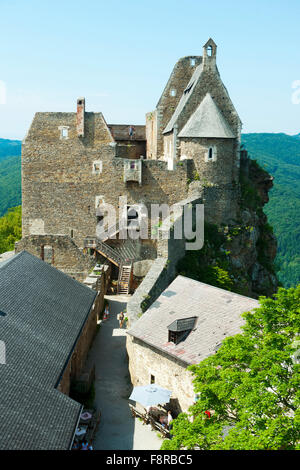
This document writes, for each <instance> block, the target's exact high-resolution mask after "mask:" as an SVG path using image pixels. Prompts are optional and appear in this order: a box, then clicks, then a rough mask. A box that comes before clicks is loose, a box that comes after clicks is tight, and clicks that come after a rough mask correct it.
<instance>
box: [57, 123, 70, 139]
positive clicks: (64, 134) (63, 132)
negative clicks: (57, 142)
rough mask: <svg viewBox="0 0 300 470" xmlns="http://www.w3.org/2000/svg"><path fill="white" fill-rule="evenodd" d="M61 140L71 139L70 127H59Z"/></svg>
mask: <svg viewBox="0 0 300 470" xmlns="http://www.w3.org/2000/svg"><path fill="white" fill-rule="evenodd" d="M58 129H59V130H60V138H61V139H62V140H66V139H68V138H69V126H59V128H58Z"/></svg>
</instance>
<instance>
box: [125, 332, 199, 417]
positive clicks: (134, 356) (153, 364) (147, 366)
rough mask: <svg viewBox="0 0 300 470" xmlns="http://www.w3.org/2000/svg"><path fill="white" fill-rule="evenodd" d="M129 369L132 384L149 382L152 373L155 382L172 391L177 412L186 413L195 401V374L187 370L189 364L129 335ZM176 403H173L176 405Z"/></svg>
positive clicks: (127, 345)
mask: <svg viewBox="0 0 300 470" xmlns="http://www.w3.org/2000/svg"><path fill="white" fill-rule="evenodd" d="M126 347H127V352H128V356H129V372H130V377H131V382H132V384H133V386H135V387H136V386H141V385H147V384H149V383H150V378H151V375H153V376H154V377H155V383H156V384H157V385H160V386H161V387H163V388H166V389H167V390H172V395H171V403H172V402H173V403H174V402H175V403H174V405H175V404H176V403H177V407H176V409H175V410H174V411H175V412H177V413H178V412H180V411H182V412H187V411H188V408H189V407H190V406H191V405H192V404H193V403H194V396H195V392H194V389H193V384H192V374H191V372H190V371H188V370H187V369H186V367H187V365H188V364H185V363H183V362H182V361H179V360H177V359H176V358H174V359H173V358H170V356H167V355H166V354H165V353H163V352H162V351H158V350H156V349H155V348H153V347H151V346H149V345H146V344H145V343H144V342H141V341H140V340H138V339H136V338H133V337H132V336H130V335H127V341H126ZM174 405H173V406H174Z"/></svg>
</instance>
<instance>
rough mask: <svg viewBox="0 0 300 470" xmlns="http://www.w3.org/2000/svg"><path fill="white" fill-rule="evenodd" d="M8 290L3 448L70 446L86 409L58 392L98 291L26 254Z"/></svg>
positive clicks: (7, 273)
mask: <svg viewBox="0 0 300 470" xmlns="http://www.w3.org/2000/svg"><path fill="white" fill-rule="evenodd" d="M0 292H1V295H0V310H1V311H2V312H3V313H5V315H4V316H0V339H1V341H3V342H4V343H5V346H6V364H0V384H1V394H0V416H1V419H0V449H68V448H69V446H70V443H71V439H72V437H73V434H74V430H75V427H76V424H77V420H78V416H79V412H80V410H81V405H80V404H79V403H77V402H75V401H74V400H71V399H70V398H69V397H67V396H65V395H63V394H62V393H60V392H59V391H58V390H57V389H56V387H57V386H58V383H59V381H60V378H61V375H62V374H63V372H64V368H65V366H66V364H67V362H68V360H69V358H70V356H71V353H72V351H73V349H74V347H75V345H76V342H77V340H78V338H79V336H80V334H81V330H82V328H83V327H84V324H85V322H86V320H87V318H88V315H89V313H90V311H91V308H92V306H93V303H94V301H95V298H96V295H97V293H96V292H95V291H93V290H91V289H89V288H88V287H85V286H84V285H83V284H80V283H79V282H77V281H75V280H74V279H72V278H71V277H69V276H67V275H66V274H64V273H62V272H61V271H58V270H57V269H55V268H54V267H52V266H50V265H48V264H47V263H45V262H43V261H41V260H40V259H38V258H37V257H35V256H33V255H31V254H29V253H27V252H26V251H22V252H21V253H19V254H17V255H15V256H14V257H13V258H10V259H9V260H8V261H7V262H5V263H2V264H1V265H0Z"/></svg>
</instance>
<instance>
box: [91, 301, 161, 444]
mask: <svg viewBox="0 0 300 470" xmlns="http://www.w3.org/2000/svg"><path fill="white" fill-rule="evenodd" d="M105 298H106V299H107V300H108V301H109V307H110V318H109V319H108V320H106V321H104V322H102V323H101V328H100V331H98V334H97V336H96V339H95V341H94V344H93V346H92V349H91V351H90V353H89V358H88V361H89V362H94V363H95V365H96V381H95V389H96V399H95V401H96V405H97V408H98V409H100V410H101V421H100V425H99V428H98V431H97V435H96V438H95V440H94V443H93V444H94V449H95V450H140V449H145V450H158V449H160V446H161V444H162V439H161V438H159V437H158V436H157V434H156V432H154V431H152V429H151V427H150V426H149V425H143V424H142V422H141V421H139V420H138V419H137V418H135V419H134V418H132V416H131V413H130V409H129V402H128V397H129V395H130V393H131V390H132V385H131V382H130V376H129V371H128V358H127V352H126V330H125V329H120V328H119V323H118V320H117V314H118V313H119V312H120V311H121V310H123V309H125V308H126V302H127V300H128V296H116V295H114V296H105Z"/></svg>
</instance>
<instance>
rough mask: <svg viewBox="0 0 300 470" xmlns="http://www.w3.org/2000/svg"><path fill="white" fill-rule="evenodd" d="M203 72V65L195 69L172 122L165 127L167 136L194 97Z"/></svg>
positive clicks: (164, 132)
mask: <svg viewBox="0 0 300 470" xmlns="http://www.w3.org/2000/svg"><path fill="white" fill-rule="evenodd" d="M202 71H203V64H202V63H201V64H199V65H198V67H196V68H195V71H194V73H193V75H192V78H191V79H190V81H189V83H188V84H187V86H186V88H185V90H184V92H183V94H182V96H181V98H180V101H179V103H178V105H177V108H176V109H175V111H174V114H173V116H172V117H171V119H170V121H169V122H168V124H167V126H166V127H165V129H164V131H163V134H167V133H168V132H171V131H172V130H173V128H174V125H175V124H176V122H177V119H178V117H179V116H180V114H181V111H182V110H183V108H184V106H185V105H186V103H187V101H188V99H189V97H190V96H191V95H192V93H193V90H194V88H195V85H196V83H197V82H198V80H199V78H200V76H201V74H202Z"/></svg>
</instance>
